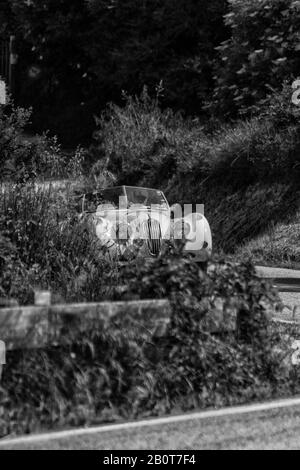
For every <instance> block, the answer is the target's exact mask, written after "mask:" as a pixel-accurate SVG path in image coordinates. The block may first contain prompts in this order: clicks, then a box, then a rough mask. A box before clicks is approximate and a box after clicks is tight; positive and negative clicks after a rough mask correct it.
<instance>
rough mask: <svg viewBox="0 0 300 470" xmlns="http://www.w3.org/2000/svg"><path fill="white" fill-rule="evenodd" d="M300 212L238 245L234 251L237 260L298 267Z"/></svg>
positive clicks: (299, 254)
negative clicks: (287, 220)
mask: <svg viewBox="0 0 300 470" xmlns="http://www.w3.org/2000/svg"><path fill="white" fill-rule="evenodd" d="M299 237H300V212H298V213H297V214H296V215H295V217H294V218H293V219H292V220H290V221H289V222H286V223H278V224H276V225H275V226H272V227H271V228H269V230H268V231H267V232H265V233H264V234H262V235H259V236H258V237H255V238H254V239H253V240H250V241H249V242H247V243H245V244H244V245H242V246H240V247H239V248H238V249H237V250H236V252H235V258H236V259H237V260H239V261H242V260H245V259H250V260H251V261H252V262H253V263H254V264H258V265H262V266H275V267H282V268H290V269H300V244H299Z"/></svg>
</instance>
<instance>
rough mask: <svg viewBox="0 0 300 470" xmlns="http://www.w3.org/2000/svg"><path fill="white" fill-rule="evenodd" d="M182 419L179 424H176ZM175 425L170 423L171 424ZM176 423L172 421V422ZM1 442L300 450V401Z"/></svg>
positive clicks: (6, 445)
mask: <svg viewBox="0 0 300 470" xmlns="http://www.w3.org/2000/svg"><path fill="white" fill-rule="evenodd" d="M176 418H179V420H176ZM168 419H169V420H171V421H168ZM172 420H173V421H172ZM126 426H127V425H126V424H125V425H124V424H123V425H122V424H121V425H116V426H104V427H102V428H93V429H90V430H86V429H80V430H77V434H76V432H75V434H74V431H73V434H72V431H70V432H64V434H63V435H62V434H61V433H55V434H54V433H53V434H51V433H50V434H46V435H39V436H31V437H29V438H21V439H15V440H14V441H13V440H10V441H9V440H6V441H5V440H2V441H0V449H13V450H17V449H20V450H24V449H26V450H43V449H47V450H56V449H66V450H70V449H73V450H79V449H80V450H133V449H146V450H150V449H151V450H155V449H162V450H164V449H166V450H195V449H199V450H201V449H217V450H219V449H220V450H221V449H300V398H298V399H292V400H283V401H281V402H280V401H276V402H267V403H266V404H261V405H258V406H257V405H250V406H248V407H235V408H229V409H223V410H213V411H208V412H202V413H194V414H193V415H186V416H183V417H182V416H181V417H180V416H179V417H171V418H163V419H158V420H149V421H148V422H140V423H139V422H137V423H132V425H131V426H130V425H129V426H128V427H126Z"/></svg>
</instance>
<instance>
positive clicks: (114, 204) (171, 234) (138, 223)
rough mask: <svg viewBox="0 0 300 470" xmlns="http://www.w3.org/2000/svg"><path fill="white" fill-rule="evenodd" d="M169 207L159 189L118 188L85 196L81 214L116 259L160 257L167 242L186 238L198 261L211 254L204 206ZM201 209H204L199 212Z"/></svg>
mask: <svg viewBox="0 0 300 470" xmlns="http://www.w3.org/2000/svg"><path fill="white" fill-rule="evenodd" d="M196 208H198V211H197V210H196V212H195V211H194V212H193V207H192V205H191V204H187V205H184V206H183V207H181V206H180V205H179V204H175V205H173V206H171V207H170V206H169V204H168V201H167V199H166V197H165V195H164V193H163V192H162V191H160V190H157V189H150V188H141V187H133V186H116V187H112V188H107V189H103V190H99V191H97V192H94V193H87V194H83V195H81V197H80V212H81V214H82V215H83V216H84V217H87V218H88V220H89V222H90V223H91V225H92V227H93V229H94V230H95V233H96V235H97V238H98V240H99V242H100V245H101V246H103V248H105V249H106V251H107V252H108V253H109V254H110V256H112V257H118V259H120V260H122V259H123V260H128V259H130V258H132V257H133V256H137V255H141V256H144V257H147V256H148V257H149V256H158V255H159V254H160V252H161V249H162V247H163V244H164V243H165V241H166V240H174V241H175V242H176V240H180V239H183V243H184V251H185V252H186V253H191V254H192V255H193V256H194V257H195V258H196V260H197V261H199V262H206V261H207V260H208V258H209V256H210V255H211V250H212V236H211V230H210V227H209V223H208V221H207V220H206V218H205V217H204V215H203V213H201V208H202V206H200V205H199V206H198V205H197V206H196ZM199 208H200V209H199Z"/></svg>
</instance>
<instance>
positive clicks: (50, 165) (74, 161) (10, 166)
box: [0, 104, 84, 182]
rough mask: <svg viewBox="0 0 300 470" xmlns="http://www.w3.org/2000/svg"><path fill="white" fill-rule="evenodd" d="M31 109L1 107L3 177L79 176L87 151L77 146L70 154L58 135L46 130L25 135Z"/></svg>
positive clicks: (0, 129) (1, 163)
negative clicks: (32, 136) (29, 135)
mask: <svg viewBox="0 0 300 470" xmlns="http://www.w3.org/2000/svg"><path fill="white" fill-rule="evenodd" d="M30 117H31V109H23V108H19V107H14V105H13V104H9V105H7V106H5V107H4V106H1V108H0V165H1V167H2V171H1V176H0V181H17V182H24V181H28V180H31V179H35V178H39V179H45V178H66V177H67V178H78V177H80V176H81V175H82V173H83V161H84V152H83V149H81V148H80V147H78V148H77V149H76V151H75V152H74V153H73V154H71V155H67V154H64V153H63V152H62V150H61V146H60V144H59V143H58V141H57V138H56V137H49V136H48V134H47V133H44V134H43V135H41V136H36V137H35V138H33V139H32V138H31V139H30V138H26V134H25V131H26V128H27V126H28V124H29V120H30Z"/></svg>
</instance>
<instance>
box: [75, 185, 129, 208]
mask: <svg viewBox="0 0 300 470" xmlns="http://www.w3.org/2000/svg"><path fill="white" fill-rule="evenodd" d="M121 197H123V198H125V191H124V187H123V186H117V187H115V188H108V189H101V190H99V191H97V192H94V193H88V194H85V195H84V211H85V212H95V211H96V210H99V209H101V208H102V207H103V208H104V207H105V206H108V205H110V206H113V207H114V208H115V209H117V208H119V203H120V198H121ZM123 201H124V199H123ZM123 205H124V202H123Z"/></svg>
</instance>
